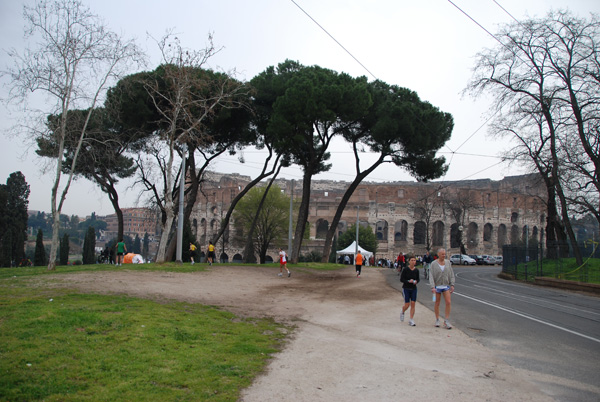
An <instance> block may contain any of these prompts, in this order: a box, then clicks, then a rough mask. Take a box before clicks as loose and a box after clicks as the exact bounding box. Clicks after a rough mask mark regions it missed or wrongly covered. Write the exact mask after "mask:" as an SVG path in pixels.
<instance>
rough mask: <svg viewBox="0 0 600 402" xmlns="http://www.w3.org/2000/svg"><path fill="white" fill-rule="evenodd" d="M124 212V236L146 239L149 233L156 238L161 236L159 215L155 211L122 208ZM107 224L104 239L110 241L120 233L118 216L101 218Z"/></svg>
mask: <svg viewBox="0 0 600 402" xmlns="http://www.w3.org/2000/svg"><path fill="white" fill-rule="evenodd" d="M121 211H122V212H123V235H126V236H131V237H133V238H135V236H136V235H138V236H139V237H140V238H142V239H143V238H144V235H145V234H146V233H148V235H150V237H152V238H154V237H156V236H158V235H159V234H160V225H159V221H158V219H159V215H158V213H157V212H156V211H155V210H152V209H150V208H122V209H121ZM98 219H101V220H103V221H105V222H106V231H105V232H104V238H105V239H106V240H110V239H112V238H114V237H116V236H117V234H118V231H119V221H118V219H117V214H112V215H106V216H104V217H101V218H100V217H99V218H98Z"/></svg>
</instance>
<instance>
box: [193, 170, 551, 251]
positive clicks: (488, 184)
mask: <svg viewBox="0 0 600 402" xmlns="http://www.w3.org/2000/svg"><path fill="white" fill-rule="evenodd" d="M250 180H251V178H250V177H248V176H243V175H239V174H229V175H226V174H219V173H212V174H210V175H208V176H207V177H206V180H205V181H204V182H203V185H202V190H201V191H200V192H199V193H198V199H197V201H196V204H195V205H194V209H193V211H192V214H191V217H190V220H191V225H192V231H193V233H194V234H195V235H196V238H197V240H198V242H199V243H200V244H201V245H203V246H202V247H204V245H205V244H207V242H208V240H210V239H211V237H212V236H213V235H214V234H215V232H216V231H217V230H218V229H219V223H220V221H221V219H222V218H223V216H225V214H226V213H227V210H228V208H229V205H230V204H231V201H232V200H233V198H235V196H236V195H237V194H238V193H239V192H240V191H241V189H242V188H243V187H245V186H246V184H247V183H248V182H250ZM276 183H277V185H279V187H280V188H282V189H283V191H285V193H286V194H288V195H290V194H291V192H292V190H293V193H294V199H300V197H301V192H302V182H301V181H297V180H296V181H294V188H293V189H292V181H291V180H285V179H280V180H277V181H276ZM348 185H349V183H347V182H340V181H331V180H313V181H312V191H311V198H310V208H309V217H308V222H309V229H308V230H309V232H310V233H309V240H307V241H304V242H303V245H302V250H301V254H307V253H310V252H311V251H315V252H317V253H320V252H322V249H323V246H324V242H325V235H326V233H327V231H328V230H329V227H330V223H331V222H332V220H333V216H334V214H335V212H336V209H337V206H338V204H339V202H340V199H341V197H342V195H343V194H344V191H345V190H346V188H347V187H348ZM544 199H545V191H544V186H543V184H542V183H541V182H540V181H539V180H538V178H537V176H536V175H522V176H512V177H505V178H504V179H502V180H500V181H494V180H490V179H482V180H463V181H455V182H443V183H440V182H433V183H418V182H386V183H373V182H363V183H361V184H360V185H359V186H358V188H357V189H356V190H355V191H354V193H353V195H352V197H351V198H350V200H349V202H348V204H347V205H346V207H345V209H344V212H343V214H342V217H341V220H340V222H339V224H338V228H337V234H339V233H342V232H343V231H345V230H347V229H348V228H349V226H350V225H352V224H354V223H356V221H357V210H358V215H359V217H358V218H359V222H360V224H361V225H368V226H370V227H371V228H372V229H373V232H374V233H375V235H376V236H377V239H378V241H379V244H378V252H377V254H378V256H379V257H382V258H383V257H385V258H392V259H393V258H394V257H395V256H396V255H398V253H399V252H403V253H407V252H411V253H417V254H423V253H424V252H425V251H426V248H427V247H426V245H427V240H428V239H429V245H430V248H431V249H432V250H433V251H435V250H436V249H437V248H439V247H444V248H446V249H447V251H448V254H449V255H450V254H453V253H458V252H459V250H460V248H459V246H460V244H461V243H462V244H463V246H464V247H465V248H466V251H467V253H469V254H492V255H496V254H501V253H502V246H503V245H505V244H516V243H518V242H520V241H522V240H523V239H524V236H526V234H528V236H529V239H530V240H535V241H539V242H543V235H544V228H545V225H546V216H547V214H546V205H545V202H544ZM452 202H454V208H456V205H457V204H459V203H463V206H462V212H461V214H460V216H459V217H458V218H457V217H456V216H453V214H452V208H453V206H452ZM427 211H430V212H429V213H427ZM234 228H235V222H234V221H233V219H232V220H231V221H230V222H229V228H228V229H227V230H226V233H225V236H224V241H223V239H221V240H219V244H218V245H217V250H219V252H218V253H217V255H218V256H220V255H221V254H223V259H226V260H232V259H233V260H237V259H241V253H242V250H243V245H242V244H235V242H234V241H233V236H232V238H231V241H230V236H229V232H230V231H231V233H233V230H234ZM279 246H281V245H280V244H274V245H273V250H271V251H270V252H269V255H270V256H271V257H272V258H275V259H276V256H277V249H276V248H277V247H279ZM284 246H285V247H287V239H286V240H285V245H284ZM220 259H221V258H220Z"/></svg>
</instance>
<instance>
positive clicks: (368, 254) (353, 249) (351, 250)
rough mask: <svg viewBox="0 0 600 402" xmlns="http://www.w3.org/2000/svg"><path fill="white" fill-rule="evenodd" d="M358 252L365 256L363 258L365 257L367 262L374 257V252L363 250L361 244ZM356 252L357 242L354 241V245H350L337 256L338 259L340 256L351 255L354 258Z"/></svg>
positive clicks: (339, 251)
mask: <svg viewBox="0 0 600 402" xmlns="http://www.w3.org/2000/svg"><path fill="white" fill-rule="evenodd" d="M358 251H360V253H361V254H362V255H363V257H365V258H366V259H367V261H368V260H369V258H371V256H372V255H373V253H372V252H370V251H367V250H365V249H364V248H362V247H361V246H360V244H359V245H358ZM355 252H356V240H355V241H353V242H352V244H351V245H349V246H348V247H346V248H345V249H343V250H338V251H336V253H335V255H336V257H337V256H339V255H340V254H351V255H353V256H354V253H355Z"/></svg>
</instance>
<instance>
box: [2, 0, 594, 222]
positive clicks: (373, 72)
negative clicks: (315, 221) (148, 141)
mask: <svg viewBox="0 0 600 402" xmlns="http://www.w3.org/2000/svg"><path fill="white" fill-rule="evenodd" d="M32 3H33V1H22V0H21V1H15V0H10V1H9V0H0V48H1V49H3V51H2V53H1V54H0V67H1V68H2V69H4V68H5V66H7V65H9V64H10V60H9V59H8V57H7V55H6V52H5V51H4V50H6V49H8V48H11V47H15V48H17V49H18V48H22V47H24V46H27V43H26V42H25V41H24V39H23V19H22V8H23V4H32ZM84 3H86V4H88V5H89V6H90V7H91V9H92V10H93V11H94V12H95V13H96V14H98V15H100V16H101V17H103V18H104V19H105V20H106V22H107V23H108V24H109V25H110V26H111V28H112V29H113V30H115V31H117V32H120V33H122V34H123V36H125V37H134V38H136V39H137V40H138V43H139V44H140V46H141V47H142V48H144V49H145V50H146V51H147V53H148V55H149V64H148V67H147V69H154V68H155V67H156V66H157V65H158V63H159V62H160V59H159V56H158V51H157V48H156V45H155V43H154V42H153V40H152V39H149V38H148V35H147V34H150V35H151V36H153V37H155V38H159V37H160V36H162V35H163V34H164V33H165V31H166V30H167V29H169V28H174V29H175V31H176V32H177V33H178V36H179V38H180V39H181V40H182V42H183V44H184V46H186V47H189V48H194V49H202V48H204V47H205V44H206V38H207V35H208V34H209V33H213V34H214V42H215V44H216V45H217V46H222V47H223V50H222V51H221V52H220V53H219V54H218V55H217V56H216V57H214V58H213V59H212V60H211V62H210V65H211V67H213V68H215V69H220V70H224V71H230V70H232V69H235V70H236V72H237V74H238V78H239V79H242V80H250V79H252V77H254V76H255V75H256V74H258V73H260V72H262V71H263V70H264V69H265V68H266V67H268V66H271V65H276V64H278V63H280V62H282V61H284V60H285V59H291V60H297V61H299V62H300V63H302V64H304V65H319V66H321V67H325V68H329V69H332V70H335V71H338V72H346V73H348V74H350V75H352V76H361V75H365V76H367V77H368V78H369V80H373V79H374V78H373V76H375V77H376V78H378V79H380V80H383V81H385V82H387V83H389V84H395V85H399V86H403V87H407V88H409V89H411V90H413V91H416V92H417V93H418V94H419V96H420V97H421V99H423V100H426V101H429V102H430V103H431V104H433V105H435V106H437V107H439V108H440V109H441V110H442V111H444V112H449V113H451V114H452V115H453V116H454V121H455V127H454V132H453V134H452V138H451V140H450V141H448V143H447V145H446V146H445V147H444V148H443V149H442V150H441V154H443V155H445V156H446V159H447V161H448V162H450V168H449V170H448V173H447V174H446V176H445V177H444V178H443V179H444V180H462V179H479V178H491V179H501V178H502V177H503V176H507V175H514V174H520V173H522V172H523V171H522V169H521V168H520V167H518V166H514V165H513V166H509V165H507V164H505V163H501V160H500V158H499V155H500V154H501V152H502V150H503V149H507V148H509V147H511V144H510V142H509V141H508V140H506V139H504V140H495V139H492V138H490V137H489V136H487V126H486V124H485V122H486V120H487V118H488V116H487V103H486V100H485V99H479V100H477V101H474V100H473V99H470V98H463V97H462V96H461V91H462V90H463V89H464V87H465V86H466V84H467V82H468V80H469V78H470V76H471V68H472V66H473V63H474V60H475V59H474V57H475V54H476V53H477V52H478V51H479V50H481V49H482V48H483V47H493V46H495V45H496V44H497V42H495V40H494V39H493V38H492V37H490V36H489V35H488V34H487V33H486V32H485V31H484V30H483V29H482V28H480V27H478V26H477V25H476V24H475V23H474V22H473V21H471V20H470V19H469V18H468V17H467V16H466V15H465V14H464V13H463V12H461V11H460V10H459V9H458V8H457V7H456V6H458V7H460V8H461V9H462V10H463V11H464V12H466V13H467V14H469V15H470V16H471V17H472V18H473V19H475V20H476V21H477V22H478V23H480V24H481V25H482V26H484V27H485V28H486V29H488V30H489V31H491V32H492V33H494V32H496V31H497V27H498V25H499V24H502V23H507V22H510V21H512V18H511V16H510V15H508V14H507V12H505V11H504V10H503V8H504V9H505V10H506V11H508V13H510V14H511V15H512V16H514V17H515V18H524V17H526V16H531V17H533V16H537V17H541V16H544V15H546V13H547V12H548V11H549V10H551V9H565V8H568V9H570V10H571V11H573V12H574V13H575V14H577V15H579V16H581V17H588V16H589V13H590V12H594V13H598V12H600V2H599V1H597V0H570V1H567V0H496V1H495V0H454V1H452V2H450V1H447V0H427V1H418V2H417V1H414V0H410V1H408V0H373V1H364V0H362V1H359V0H295V1H291V0H254V1H247V0H219V1H214V0H210V1H209V0H197V1H191V0H188V1H184V0H171V1H169V2H166V1H156V0H154V1H148V0H146V1H141V0H125V1H123V0H119V1H118V0H96V1H94V0H84ZM298 6H300V7H302V9H304V11H306V13H308V14H310V16H311V17H312V18H314V19H315V20H316V21H317V22H318V23H319V24H320V25H321V26H322V27H323V28H325V29H326V30H327V31H328V32H329V33H330V34H331V35H332V36H333V37H335V39H336V40H337V41H338V42H340V43H341V44H342V45H343V46H344V47H345V48H346V49H347V50H348V51H349V52H350V53H351V54H352V55H353V56H354V57H355V58H356V59H358V61H360V63H362V66H361V64H359V63H358V62H357V61H356V60H355V59H353V58H352V57H351V56H350V55H349V54H348V53H347V52H346V51H345V50H344V49H342V48H341V47H340V45H338V44H337V43H336V42H335V41H334V40H333V39H331V38H330V37H329V36H328V35H327V34H326V33H325V32H323V30H321V28H319V26H317V25H316V24H315V22H313V21H312V20H311V19H310V18H309V17H308V16H307V15H306V14H305V13H304V12H303V11H302V10H301V9H300V8H299V7H298ZM365 68H366V69H365ZM367 69H368V71H367ZM132 73H133V71H132ZM2 84H6V80H3V81H2ZM6 97H7V89H6V87H5V86H2V87H1V88H0V98H1V99H5V98H6ZM40 107H41V108H43V103H42V104H41V105H40ZM20 117H21V114H20V113H19V111H18V110H13V109H6V108H5V107H4V106H2V107H1V108H0V130H1V133H2V135H0V149H1V155H2V158H0V180H1V181H2V182H4V181H5V180H6V178H7V177H8V175H9V174H10V173H12V172H14V171H17V170H20V171H22V172H23V174H25V176H26V180H27V182H28V183H29V184H30V185H31V195H30V204H29V205H30V209H33V210H45V211H50V188H51V183H52V181H53V175H52V173H45V174H44V173H43V172H42V168H43V165H44V161H43V160H41V159H40V158H38V157H37V156H36V155H35V153H34V148H33V147H31V145H30V143H29V142H28V141H27V140H25V138H26V133H21V136H16V137H15V136H13V135H10V133H11V132H12V131H11V130H10V129H11V127H14V125H15V124H17V123H18V122H19V118H20ZM350 152H351V148H350V147H349V146H348V145H347V144H344V143H343V142H337V143H335V146H334V148H333V149H332V163H333V166H332V168H331V171H330V172H328V173H324V174H321V175H319V176H317V177H316V179H333V180H344V181H348V180H351V179H352V177H353V175H352V171H350V170H349V166H350V165H349V163H350V161H352V155H351V153H350ZM244 159H245V161H246V163H245V164H244V165H241V164H240V163H239V161H238V159H237V157H236V156H233V157H232V156H226V157H222V158H221V159H219V161H218V162H217V163H216V164H215V165H214V166H213V170H215V171H219V172H227V173H241V174H245V175H250V176H255V175H256V174H257V173H258V172H259V169H260V166H261V161H262V157H261V153H260V152H256V151H253V150H248V151H246V152H244ZM368 161H369V155H364V162H363V163H365V164H367V163H368ZM282 177H285V178H288V179H292V178H293V179H299V178H301V172H300V170H299V169H297V168H289V169H287V170H285V171H283V173H282ZM368 180H370V181H395V180H412V179H411V177H410V176H409V175H407V174H406V173H405V172H404V171H402V170H400V169H398V168H397V167H394V166H393V165H391V164H386V165H385V166H384V167H380V168H378V169H377V170H376V171H375V172H374V173H373V174H372V175H371V176H370V177H369V178H368ZM130 184H131V182H127V181H126V182H123V183H122V184H121V186H120V189H121V192H122V196H121V206H122V207H130V206H135V205H136V203H137V202H138V194H139V189H135V188H133V189H132V188H128V187H129V185H130ZM140 203H141V201H140ZM91 212H96V213H97V214H98V215H106V214H111V213H113V210H112V206H111V204H110V202H109V201H108V198H107V197H106V195H104V194H103V193H102V192H101V191H100V190H99V189H98V188H97V187H96V186H94V185H93V184H91V183H90V182H87V181H85V180H83V179H80V180H77V181H75V182H74V183H73V184H72V186H71V189H70V191H69V194H68V196H67V201H66V203H65V206H64V208H63V213H66V214H69V215H70V214H78V215H89V214H90V213H91Z"/></svg>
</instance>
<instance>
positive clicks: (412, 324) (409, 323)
mask: <svg viewBox="0 0 600 402" xmlns="http://www.w3.org/2000/svg"><path fill="white" fill-rule="evenodd" d="M408 325H410V326H411V327H415V326H416V325H417V324H415V322H414V321H413V319H412V318H411V319H410V320H409V321H408Z"/></svg>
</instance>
